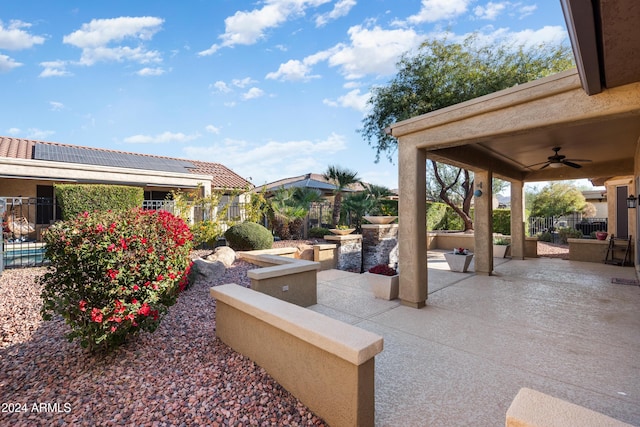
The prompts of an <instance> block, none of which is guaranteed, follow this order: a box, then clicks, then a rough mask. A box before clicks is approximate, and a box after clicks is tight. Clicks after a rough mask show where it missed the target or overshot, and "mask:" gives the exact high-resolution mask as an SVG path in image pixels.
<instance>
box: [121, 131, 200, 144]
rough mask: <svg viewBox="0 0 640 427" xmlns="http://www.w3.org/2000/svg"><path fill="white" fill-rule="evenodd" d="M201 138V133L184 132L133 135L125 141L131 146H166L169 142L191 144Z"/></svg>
mask: <svg viewBox="0 0 640 427" xmlns="http://www.w3.org/2000/svg"><path fill="white" fill-rule="evenodd" d="M198 138H200V134H199V133H195V134H192V135H185V134H184V133H182V132H177V133H174V132H163V133H160V134H158V135H155V136H152V135H133V136H129V137H127V138H125V139H124V142H127V143H130V144H165V143H169V142H189V141H193V140H195V139H198Z"/></svg>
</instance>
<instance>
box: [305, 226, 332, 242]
mask: <svg viewBox="0 0 640 427" xmlns="http://www.w3.org/2000/svg"><path fill="white" fill-rule="evenodd" d="M327 234H331V232H330V231H329V229H328V228H324V227H313V228H312V229H310V230H309V237H313V238H316V239H323V238H324V236H326V235H327Z"/></svg>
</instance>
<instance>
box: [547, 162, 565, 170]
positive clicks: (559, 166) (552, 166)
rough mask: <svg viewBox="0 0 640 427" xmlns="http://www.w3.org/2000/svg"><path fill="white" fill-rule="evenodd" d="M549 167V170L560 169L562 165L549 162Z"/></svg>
mask: <svg viewBox="0 0 640 427" xmlns="http://www.w3.org/2000/svg"><path fill="white" fill-rule="evenodd" d="M549 167H550V168H554V169H557V168H561V167H562V163H560V162H551V163H549Z"/></svg>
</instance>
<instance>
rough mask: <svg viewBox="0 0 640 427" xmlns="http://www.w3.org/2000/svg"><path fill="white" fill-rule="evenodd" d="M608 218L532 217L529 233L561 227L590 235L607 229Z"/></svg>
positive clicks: (550, 230)
mask: <svg viewBox="0 0 640 427" xmlns="http://www.w3.org/2000/svg"><path fill="white" fill-rule="evenodd" d="M608 225H609V224H608V219H607V218H581V217H580V216H578V215H571V216H563V217H548V218H543V217H531V218H529V235H530V236H535V235H538V234H540V233H544V232H549V233H552V234H553V233H555V232H557V231H558V230H559V229H561V228H570V229H573V230H578V231H580V232H582V235H583V236H590V235H591V233H594V232H596V231H607V228H608Z"/></svg>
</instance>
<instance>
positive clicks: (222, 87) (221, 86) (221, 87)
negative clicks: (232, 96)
mask: <svg viewBox="0 0 640 427" xmlns="http://www.w3.org/2000/svg"><path fill="white" fill-rule="evenodd" d="M212 87H213V89H215V90H217V91H218V92H222V93H229V92H231V88H230V87H229V86H228V85H227V84H226V83H225V82H223V81H221V80H218V81H217V82H215V83H214V84H213V85H210V86H209V88H212Z"/></svg>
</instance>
